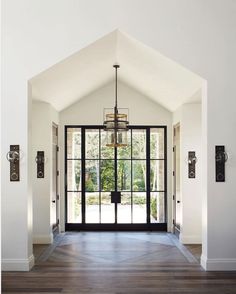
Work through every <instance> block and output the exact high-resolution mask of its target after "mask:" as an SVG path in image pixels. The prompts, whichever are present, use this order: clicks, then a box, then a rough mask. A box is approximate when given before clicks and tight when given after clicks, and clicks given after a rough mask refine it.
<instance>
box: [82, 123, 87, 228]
mask: <svg viewBox="0 0 236 294" xmlns="http://www.w3.org/2000/svg"><path fill="white" fill-rule="evenodd" d="M85 137H86V136H85V128H81V158H82V161H81V186H82V194H81V196H82V224H85V213H86V211H85V202H86V199H85V175H86V173H85V144H86V142H85V140H86V138H85Z"/></svg>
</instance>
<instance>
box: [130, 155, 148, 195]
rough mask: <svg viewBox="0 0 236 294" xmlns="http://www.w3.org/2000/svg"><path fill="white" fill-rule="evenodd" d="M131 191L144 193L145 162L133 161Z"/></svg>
mask: <svg viewBox="0 0 236 294" xmlns="http://www.w3.org/2000/svg"><path fill="white" fill-rule="evenodd" d="M132 164H133V166H132V168H133V172H132V175H133V191H146V161H145V160H133V161H132Z"/></svg>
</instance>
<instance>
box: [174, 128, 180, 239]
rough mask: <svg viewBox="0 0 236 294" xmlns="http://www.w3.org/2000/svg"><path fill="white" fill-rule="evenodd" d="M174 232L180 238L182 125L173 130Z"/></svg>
mask: <svg viewBox="0 0 236 294" xmlns="http://www.w3.org/2000/svg"><path fill="white" fill-rule="evenodd" d="M173 186H174V187H173V191H174V195H173V231H174V233H175V234H176V235H177V236H178V237H179V233H180V224H181V191H180V124H177V125H175V126H174V129H173Z"/></svg>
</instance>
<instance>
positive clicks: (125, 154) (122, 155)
mask: <svg viewBox="0 0 236 294" xmlns="http://www.w3.org/2000/svg"><path fill="white" fill-rule="evenodd" d="M127 144H128V145H127V146H126V147H119V148H117V158H118V159H130V157H131V130H129V131H128V132H127Z"/></svg>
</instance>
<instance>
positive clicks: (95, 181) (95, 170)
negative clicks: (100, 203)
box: [85, 160, 99, 192]
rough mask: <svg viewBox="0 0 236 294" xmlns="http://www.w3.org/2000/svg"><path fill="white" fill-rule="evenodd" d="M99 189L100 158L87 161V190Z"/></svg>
mask: <svg viewBox="0 0 236 294" xmlns="http://www.w3.org/2000/svg"><path fill="white" fill-rule="evenodd" d="M98 190H99V160H86V161H85V191H89V192H93V191H98Z"/></svg>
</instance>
